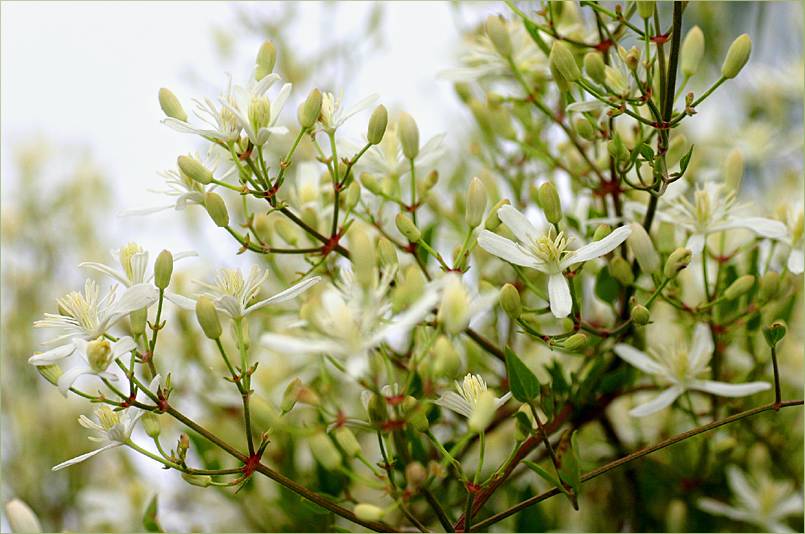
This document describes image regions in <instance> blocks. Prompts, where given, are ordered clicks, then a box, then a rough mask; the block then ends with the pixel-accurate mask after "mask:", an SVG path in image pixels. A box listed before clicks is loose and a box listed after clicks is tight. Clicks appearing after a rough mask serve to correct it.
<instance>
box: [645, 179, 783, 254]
mask: <svg viewBox="0 0 805 534" xmlns="http://www.w3.org/2000/svg"><path fill="white" fill-rule="evenodd" d="M744 207H745V206H743V205H740V204H737V203H736V198H735V192H734V191H731V190H729V189H728V188H727V187H726V186H725V185H724V184H719V183H714V182H708V183H707V184H705V185H704V186H703V187H699V188H697V190H696V192H695V193H694V200H693V202H690V201H689V200H688V199H687V198H685V197H684V196H679V197H677V198H676V199H675V202H674V203H673V204H671V206H670V209H669V210H668V211H667V212H665V213H663V212H661V213H660V216H661V217H662V218H663V219H664V220H666V221H668V222H670V223H673V224H675V225H678V226H681V227H682V228H684V229H685V230H687V231H688V232H690V234H691V235H690V237H689V238H688V242H687V245H686V247H687V248H689V249H690V250H692V251H693V253H694V254H699V253H700V252H701V251H702V250H704V244H705V240H706V238H707V235H708V234H712V233H716V232H723V231H725V230H734V229H737V228H744V229H746V230H750V231H752V232H754V233H756V234H758V235H760V236H763V237H769V238H772V239H781V238H783V237H784V236H785V235H786V228H785V225H784V224H783V223H781V222H780V221H775V220H772V219H766V218H763V217H746V216H743V215H740V214H739V213H738V212H739V211H740V210H741V209H742V208H744Z"/></svg>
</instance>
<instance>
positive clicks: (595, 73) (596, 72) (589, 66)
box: [584, 52, 606, 85]
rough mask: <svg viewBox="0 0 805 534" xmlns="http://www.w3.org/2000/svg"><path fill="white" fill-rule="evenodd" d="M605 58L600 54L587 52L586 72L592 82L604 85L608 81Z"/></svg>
mask: <svg viewBox="0 0 805 534" xmlns="http://www.w3.org/2000/svg"><path fill="white" fill-rule="evenodd" d="M605 66H606V64H605V63H604V58H603V57H602V56H601V53H600V52H587V54H586V55H585V56H584V72H586V73H587V76H589V77H590V79H591V80H592V81H594V82H595V83H597V84H599V85H603V84H604V81H605V79H606V72H605V69H604V67H605Z"/></svg>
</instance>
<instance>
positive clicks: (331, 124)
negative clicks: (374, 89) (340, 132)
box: [319, 92, 377, 134]
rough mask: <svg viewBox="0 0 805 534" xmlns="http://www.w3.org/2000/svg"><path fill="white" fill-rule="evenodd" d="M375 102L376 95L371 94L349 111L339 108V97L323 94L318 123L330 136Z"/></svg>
mask: <svg viewBox="0 0 805 534" xmlns="http://www.w3.org/2000/svg"><path fill="white" fill-rule="evenodd" d="M375 100H377V95H375V94H372V95H369V96H367V97H365V98H364V99H362V100H360V101H358V102H357V103H356V104H355V105H353V106H352V107H351V108H349V109H344V108H343V107H341V96H340V95H339V96H335V95H333V93H330V92H324V93H322V95H321V112H320V114H319V123H320V124H321V126H322V129H323V130H324V131H325V132H326V133H328V134H330V133H333V132H335V131H336V130H337V129H338V128H339V127H340V126H341V125H342V124H344V123H345V122H346V121H347V119H349V118H350V117H352V116H353V115H355V114H356V113H360V112H361V111H363V110H364V109H367V108H369V107H370V106H371V105H372V104H374V102H375Z"/></svg>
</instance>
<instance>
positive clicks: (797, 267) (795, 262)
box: [788, 248, 805, 274]
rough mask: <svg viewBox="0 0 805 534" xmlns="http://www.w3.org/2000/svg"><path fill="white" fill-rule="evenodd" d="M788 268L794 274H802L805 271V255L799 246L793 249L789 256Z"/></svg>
mask: <svg viewBox="0 0 805 534" xmlns="http://www.w3.org/2000/svg"><path fill="white" fill-rule="evenodd" d="M788 270H789V271H791V273H793V274H802V272H803V271H805V256H803V253H802V250H800V249H798V248H794V249H791V254H790V255H789V256H788Z"/></svg>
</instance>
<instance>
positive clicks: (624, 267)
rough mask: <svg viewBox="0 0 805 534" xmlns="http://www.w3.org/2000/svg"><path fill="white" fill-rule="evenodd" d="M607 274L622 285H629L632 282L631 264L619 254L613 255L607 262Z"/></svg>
mask: <svg viewBox="0 0 805 534" xmlns="http://www.w3.org/2000/svg"><path fill="white" fill-rule="evenodd" d="M609 274H610V275H611V276H612V278H614V279H615V280H617V281H618V283H620V285H622V286H630V285H632V284H633V283H634V274H633V273H632V266H631V265H629V262H628V261H626V260H625V259H623V258H622V257H621V256H615V257H614V258H612V261H610V262H609Z"/></svg>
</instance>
